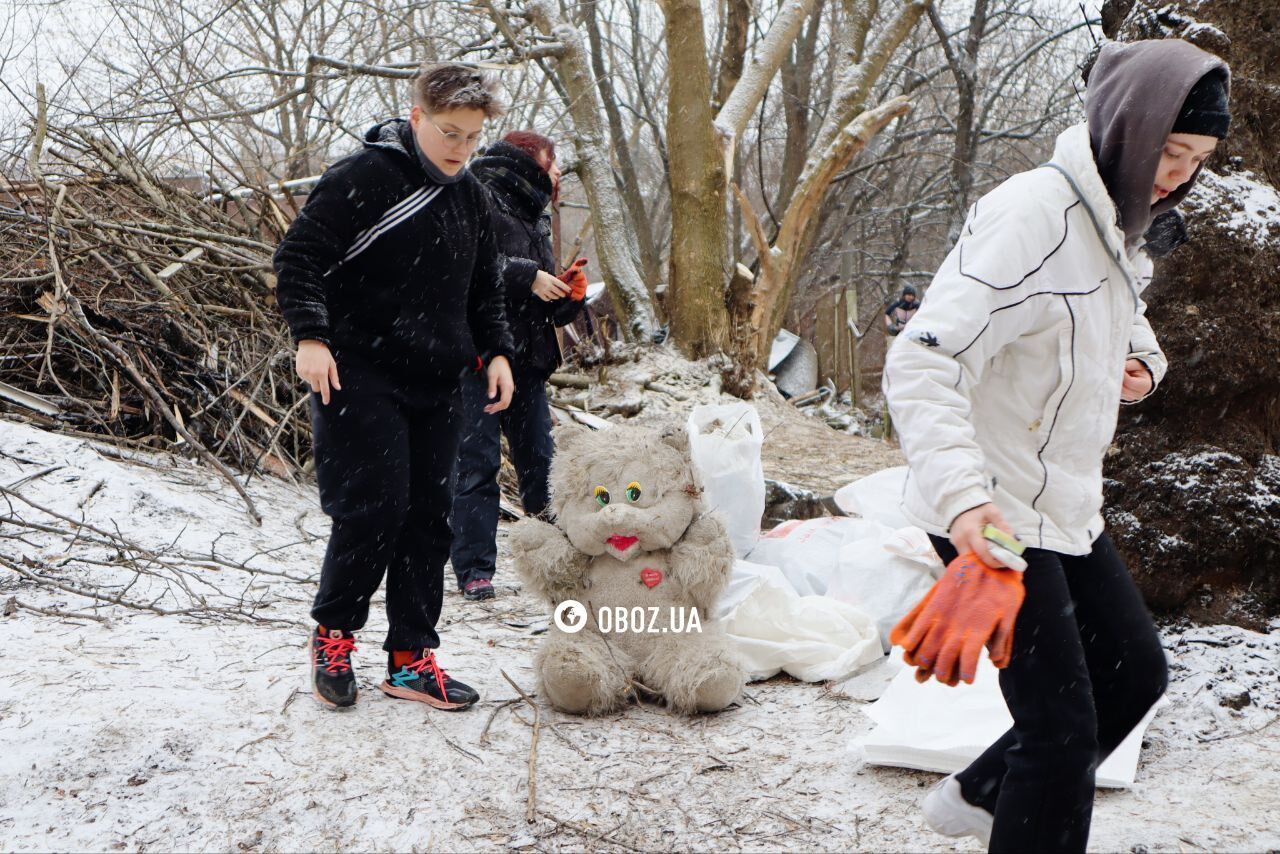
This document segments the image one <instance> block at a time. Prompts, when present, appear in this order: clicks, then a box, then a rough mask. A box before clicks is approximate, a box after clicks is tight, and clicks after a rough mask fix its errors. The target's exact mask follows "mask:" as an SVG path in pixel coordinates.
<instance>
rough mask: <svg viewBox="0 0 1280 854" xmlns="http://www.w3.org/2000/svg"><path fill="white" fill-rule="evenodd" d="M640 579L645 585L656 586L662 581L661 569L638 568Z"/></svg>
mask: <svg viewBox="0 0 1280 854" xmlns="http://www.w3.org/2000/svg"><path fill="white" fill-rule="evenodd" d="M640 581H641V582H643V583H644V586H645V587H657V586H658V585H659V584H660V583H662V571H661V570H658V569H651V568H649V567H645V568H644V569H642V570H640Z"/></svg>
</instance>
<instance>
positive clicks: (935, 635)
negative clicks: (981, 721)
mask: <svg viewBox="0 0 1280 854" xmlns="http://www.w3.org/2000/svg"><path fill="white" fill-rule="evenodd" d="M1025 598H1026V588H1025V587H1023V585H1022V573H1021V572H1017V571H1015V570H1012V569H997V568H993V567H990V566H986V565H984V564H983V562H982V561H980V560H978V556H977V555H976V554H974V553H973V552H965V553H963V554H961V555H960V556H959V557H957V558H956V559H955V560H953V561H951V563H949V564H947V570H946V572H945V573H943V575H942V578H939V579H938V581H937V583H936V584H934V585H933V587H931V588H930V589H929V592H928V593H926V594H925V595H924V598H923V599H921V600H920V602H919V603H918V604H917V605H916V606H915V607H914V608H912V609H911V611H910V613H908V614H907V615H906V616H905V617H903V618H902V619H901V620H900V621H899V622H898V624H897V625H896V626H894V627H893V630H892V631H891V632H889V642H890V643H891V644H893V645H894V646H901V647H902V649H903V660H904V661H906V663H907V664H909V665H911V666H912V667H915V668H916V681H917V682H926V681H928V679H929V677H930V676H936V677H937V679H938V681H939V682H941V683H943V684H944V685H952V686H954V685H955V684H956V683H957V682H968V683H970V684H972V683H973V678H974V676H975V675H976V674H977V672H978V658H979V656H980V655H981V653H982V648H983V647H984V646H985V647H987V648H988V649H990V650H991V663H992V664H994V665H995V666H996V667H997V668H1003V667H1006V666H1008V664H1009V660H1010V659H1011V658H1012V657H1013V628H1014V624H1015V623H1016V622H1017V619H1018V611H1019V610H1020V609H1021V608H1022V602H1023V600H1024V599H1025Z"/></svg>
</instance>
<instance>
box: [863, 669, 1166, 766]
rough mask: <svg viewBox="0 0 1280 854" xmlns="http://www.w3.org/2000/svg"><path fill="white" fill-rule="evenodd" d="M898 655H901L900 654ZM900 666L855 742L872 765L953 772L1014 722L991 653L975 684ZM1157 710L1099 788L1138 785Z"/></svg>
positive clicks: (1124, 745) (1115, 757)
mask: <svg viewBox="0 0 1280 854" xmlns="http://www.w3.org/2000/svg"><path fill="white" fill-rule="evenodd" d="M894 659H899V656H898V655H897V654H896V653H895V655H894ZM898 666H899V667H900V668H901V669H900V670H899V672H898V674H897V676H895V677H894V679H893V681H892V682H891V683H890V684H889V689H888V690H887V691H885V692H884V694H883V696H881V697H880V699H879V700H877V701H876V702H874V703H872V704H871V705H870V706H867V707H866V708H865V709H864V710H863V711H865V712H866V714H867V717H869V718H871V720H873V721H875V722H876V724H877V726H876V728H875V729H874V730H872V731H871V732H870V733H868V734H867V735H865V736H862V737H861V738H858V739H855V742H854V743H855V745H858V746H860V747H861V748H862V750H863V752H864V754H865V756H866V759H867V761H868V762H870V763H871V764H873V765H890V766H894V767H898V768H915V769H917V770H920V771H938V772H940V773H943V774H952V773H954V772H956V771H959V770H960V769H962V768H965V767H966V766H968V764H969V763H970V762H972V761H973V760H974V759H977V758H978V756H979V755H980V754H981V753H982V751H984V750H986V749H987V747H988V746H989V745H990V744H991V743H992V742H993V741H995V740H996V739H997V738H999V737H1000V736H1001V735H1003V734H1004V732H1005V731H1006V730H1007V729H1009V727H1010V726H1011V725H1012V723H1013V719H1012V718H1010V717H1009V710H1008V708H1007V707H1006V706H1005V702H1004V696H1003V695H1002V694H1001V693H1000V684H999V682H998V671H997V670H996V668H995V666H994V665H992V664H991V661H990V659H988V658H987V656H986V653H985V651H984V652H983V655H982V659H981V660H980V661H979V662H978V673H977V676H976V677H975V679H974V681H973V684H972V685H965V684H964V683H963V682H962V683H960V684H959V685H957V686H956V687H954V688H948V687H947V686H946V685H943V684H942V683H940V682H938V681H937V680H936V679H930V680H929V681H928V682H925V683H924V684H920V683H918V682H916V680H915V670H914V668H910V667H907V666H905V665H903V664H902V663H901V661H900V660H898ZM1155 711H1156V710H1155V709H1154V708H1153V709H1152V710H1151V711H1150V712H1148V713H1147V716H1146V717H1145V718H1143V719H1142V721H1141V723H1139V724H1138V725H1137V726H1136V727H1134V729H1133V732H1131V733H1129V736H1128V737H1127V738H1126V739H1125V740H1124V741H1123V742H1121V744H1120V746H1119V747H1118V748H1116V750H1115V752H1114V753H1112V754H1111V755H1110V756H1109V757H1107V761H1106V762H1103V763H1102V765H1100V766H1099V767H1098V772H1097V782H1098V785H1099V786H1104V787H1108V788H1128V787H1130V786H1132V785H1133V780H1134V776H1135V775H1136V774H1137V770H1138V752H1139V750H1140V749H1141V747H1142V735H1143V733H1145V732H1146V730H1147V725H1148V724H1150V723H1151V718H1152V717H1154V715H1155Z"/></svg>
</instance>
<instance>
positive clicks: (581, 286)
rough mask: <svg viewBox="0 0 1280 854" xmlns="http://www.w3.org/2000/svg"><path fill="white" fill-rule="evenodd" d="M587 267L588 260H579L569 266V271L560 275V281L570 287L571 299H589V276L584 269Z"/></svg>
mask: <svg viewBox="0 0 1280 854" xmlns="http://www.w3.org/2000/svg"><path fill="white" fill-rule="evenodd" d="M585 266H587V259H586V258H579V259H578V260H577V261H574V262H573V263H572V264H570V265H569V269H567V270H565V271H564V272H563V273H561V274H560V281H562V282H564V283H565V284H567V285H568V286H569V289H570V290H569V299H571V300H583V299H586V297H587V274H586V273H584V272H582V268H583V267H585Z"/></svg>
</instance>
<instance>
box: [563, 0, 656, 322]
mask: <svg viewBox="0 0 1280 854" xmlns="http://www.w3.org/2000/svg"><path fill="white" fill-rule="evenodd" d="M598 6H599V3H598V0H590V2H587V3H584V4H582V14H583V21H584V23H585V24H586V27H587V38H588V39H590V41H591V67H592V69H593V70H594V72H595V76H596V84H597V85H598V86H599V88H600V99H601V101H603V103H604V112H605V117H606V118H607V119H608V120H609V135H610V137H611V138H612V139H613V142H614V145H613V150H614V152H615V153H616V154H617V156H618V171H619V172H621V173H622V175H621V179H622V180H621V181H619V185H620V186H619V189H620V191H621V193H622V198H623V201H625V202H626V204H627V215H628V216H629V217H630V219H631V226H632V228H633V229H634V230H635V234H636V244H637V246H636V248H637V250H638V251H639V253H640V267H641V270H642V271H643V274H644V283H645V286H646V288H647V289H648V291H649V297H650V298H651V299H652V298H653V294H654V289H655V288H656V287H657V286H658V283H659V282H661V281H662V266H661V265H662V257H661V255H660V253H659V252H658V248H657V244H656V243H655V242H654V239H653V224H652V223H651V222H650V221H649V214H648V213H647V212H646V211H645V208H644V199H643V198H641V196H640V180H639V177H638V175H637V172H636V166H635V161H634V160H633V158H632V156H631V145H630V143H629V142H628V140H627V133H626V131H625V130H624V129H623V127H622V114H621V113H620V112H619V111H618V95H617V93H616V92H614V89H613V81H612V80H611V79H610V77H609V74H608V71H607V69H606V68H605V64H604V42H603V39H601V38H600V22H599V20H598V16H597V11H598V8H597V7H598Z"/></svg>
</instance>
